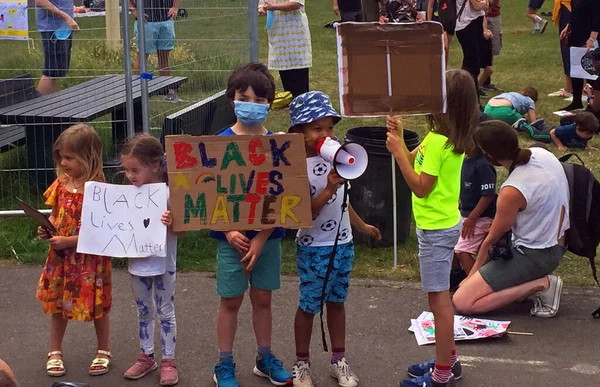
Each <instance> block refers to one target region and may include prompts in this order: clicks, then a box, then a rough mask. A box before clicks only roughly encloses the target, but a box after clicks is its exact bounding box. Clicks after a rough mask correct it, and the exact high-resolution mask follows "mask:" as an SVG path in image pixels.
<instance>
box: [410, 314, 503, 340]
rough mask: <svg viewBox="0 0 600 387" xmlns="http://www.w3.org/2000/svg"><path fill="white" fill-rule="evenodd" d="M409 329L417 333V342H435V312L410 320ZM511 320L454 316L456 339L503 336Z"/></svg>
mask: <svg viewBox="0 0 600 387" xmlns="http://www.w3.org/2000/svg"><path fill="white" fill-rule="evenodd" d="M410 323H411V325H410V327H409V328H408V330H409V331H411V332H413V333H414V334H415V339H417V344H419V345H427V344H433V343H435V322H434V319H433V313H431V312H423V313H421V315H420V316H419V317H417V318H416V319H411V320H410ZM510 323H511V322H510V321H495V320H486V319H481V318H474V317H464V316H457V315H456V316H454V340H455V341H460V340H477V339H487V338H492V337H501V336H503V335H504V334H506V332H507V331H508V327H509V325H510Z"/></svg>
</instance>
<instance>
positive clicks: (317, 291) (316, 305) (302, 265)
mask: <svg viewBox="0 0 600 387" xmlns="http://www.w3.org/2000/svg"><path fill="white" fill-rule="evenodd" d="M332 249H333V246H320V247H313V246H297V247H296V252H297V254H298V259H297V260H296V263H297V265H298V276H299V277H300V299H299V300H298V306H299V307H300V309H302V310H303V311H305V312H306V313H312V314H317V313H319V312H320V311H321V294H322V292H323V280H324V279H325V275H326V274H327V266H328V265H329V258H330V257H331V251H332ZM352 261H354V243H353V242H350V243H344V244H343V245H338V247H337V250H336V253H335V260H334V263H333V268H332V270H331V273H329V280H328V281H327V288H326V289H325V301H327V302H346V299H347V298H348V286H349V285H350V272H351V271H352Z"/></svg>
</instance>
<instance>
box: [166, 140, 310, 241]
mask: <svg viewBox="0 0 600 387" xmlns="http://www.w3.org/2000/svg"><path fill="white" fill-rule="evenodd" d="M166 151H167V169H168V173H169V189H170V194H171V211H172V212H173V229H174V230H175V231H189V230H201V229H211V230H221V231H228V230H260V229H268V228H273V227H285V228H309V227H312V212H311V207H310V189H309V184H308V175H307V171H306V151H305V148H304V137H303V136H302V135H300V134H284V135H273V136H167V137H166Z"/></svg>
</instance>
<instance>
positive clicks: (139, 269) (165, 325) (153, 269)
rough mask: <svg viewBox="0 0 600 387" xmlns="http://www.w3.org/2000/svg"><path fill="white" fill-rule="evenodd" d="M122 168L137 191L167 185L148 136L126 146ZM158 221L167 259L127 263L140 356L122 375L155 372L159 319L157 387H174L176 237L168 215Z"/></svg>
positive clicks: (159, 154) (160, 154)
mask: <svg viewBox="0 0 600 387" xmlns="http://www.w3.org/2000/svg"><path fill="white" fill-rule="evenodd" d="M121 165H122V167H123V170H124V173H125V176H126V177H127V179H128V180H129V181H130V182H131V184H133V185H135V186H136V187H140V186H142V185H144V184H150V183H160V182H164V181H166V163H165V162H164V151H163V148H162V145H161V144H160V142H159V141H158V140H157V139H156V138H154V137H152V136H150V135H147V134H139V135H137V136H135V137H134V138H132V139H131V140H130V141H129V142H128V143H127V144H125V146H124V147H123V150H122V151H121ZM161 221H162V223H163V224H164V225H166V226H167V227H168V228H169V229H168V232H167V243H166V257H155V256H150V257H148V258H132V259H130V260H129V273H130V274H131V283H132V287H133V294H134V296H135V299H136V305H137V309H138V322H139V337H140V347H141V352H140V354H139V355H138V358H137V361H136V362H135V363H134V364H133V365H132V366H131V367H130V368H129V369H128V370H127V371H126V372H125V378H127V379H140V378H141V377H143V376H145V375H146V374H148V373H149V372H151V371H153V370H155V369H156V368H158V365H157V363H156V361H155V360H154V325H155V323H154V320H155V318H156V316H157V315H158V318H159V320H160V326H161V339H162V340H161V341H162V357H161V363H160V385H161V386H173V385H175V384H177V382H178V380H179V378H178V373H177V366H176V365H175V343H176V332H177V325H176V323H175V276H176V275H175V261H176V257H177V236H176V235H175V234H174V233H173V231H172V230H171V228H170V226H171V223H172V216H171V212H170V211H168V210H167V211H165V213H164V214H163V216H162V219H161Z"/></svg>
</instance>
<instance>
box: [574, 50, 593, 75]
mask: <svg viewBox="0 0 600 387" xmlns="http://www.w3.org/2000/svg"><path fill="white" fill-rule="evenodd" d="M587 52H588V49H587V48H585V47H571V78H581V79H589V80H592V81H595V80H596V79H598V77H597V76H596V75H591V74H590V73H588V72H587V71H585V70H584V69H583V66H581V58H583V56H584V55H585V54H586V53H587Z"/></svg>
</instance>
